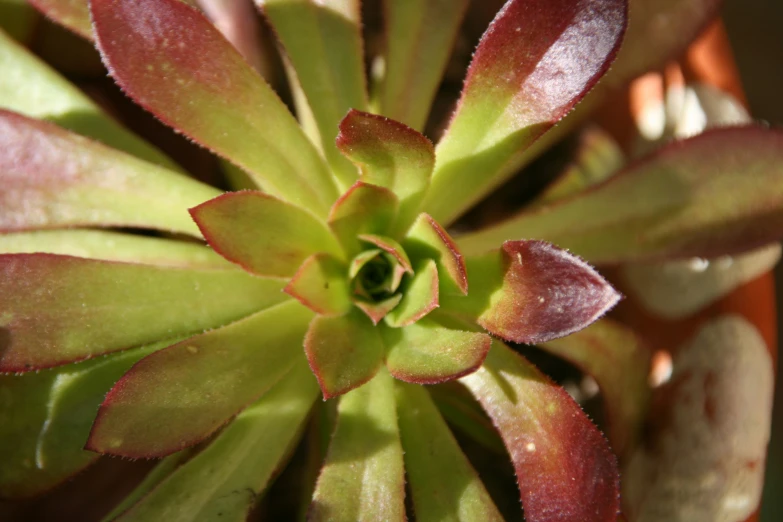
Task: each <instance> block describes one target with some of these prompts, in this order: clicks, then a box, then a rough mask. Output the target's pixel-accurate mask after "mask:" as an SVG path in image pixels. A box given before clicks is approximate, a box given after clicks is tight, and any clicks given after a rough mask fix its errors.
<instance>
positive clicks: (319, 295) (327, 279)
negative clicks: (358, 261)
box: [284, 254, 351, 315]
mask: <svg viewBox="0 0 783 522" xmlns="http://www.w3.org/2000/svg"><path fill="white" fill-rule="evenodd" d="M345 271H346V270H345V267H344V266H343V265H341V264H340V263H338V262H337V261H335V260H334V259H333V258H331V257H329V256H327V255H325V254H315V255H312V256H310V257H308V258H307V259H305V261H304V263H302V266H300V267H299V270H297V272H296V275H294V277H293V278H292V279H291V281H289V282H288V284H287V285H286V287H285V289H284V291H285V293H287V294H288V295H290V296H291V297H295V298H296V299H298V300H299V302H301V303H302V304H303V305H305V306H306V307H308V308H309V309H311V310H312V311H314V312H316V313H318V314H321V315H342V314H344V313H346V312H347V311H348V310H350V308H351V298H350V294H349V289H348V282H347V281H346V279H345Z"/></svg>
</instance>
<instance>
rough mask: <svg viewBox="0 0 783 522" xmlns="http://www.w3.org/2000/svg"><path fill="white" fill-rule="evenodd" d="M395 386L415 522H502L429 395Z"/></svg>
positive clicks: (418, 390)
mask: <svg viewBox="0 0 783 522" xmlns="http://www.w3.org/2000/svg"><path fill="white" fill-rule="evenodd" d="M396 384H397V386H396V387H395V391H396V396H397V414H398V416H399V420H398V422H399V424H400V439H401V441H402V449H403V451H404V454H405V472H406V474H407V477H408V482H409V485H410V488H411V493H412V495H413V508H414V511H415V513H416V520H419V521H421V522H442V521H447V520H454V521H459V520H477V521H478V520H481V521H486V522H502V521H503V517H502V516H501V515H500V513H499V512H498V510H497V508H496V507H495V504H494V503H493V502H492V499H491V498H490V496H489V493H487V490H486V489H485V488H484V485H483V484H482V483H481V479H479V476H478V474H477V473H476V471H475V470H474V469H473V466H471V465H470V462H468V459H467V458H466V457H465V455H464V454H463V453H462V450H461V449H460V447H459V444H457V441H456V440H455V439H454V436H453V435H452V434H451V431H449V428H448V426H447V425H446V422H445V421H444V420H443V418H442V417H441V416H440V413H439V412H438V409H437V408H436V407H435V404H434V403H433V402H432V399H430V397H429V394H428V393H427V392H426V391H425V390H424V389H423V388H422V387H420V386H411V385H409V384H402V383H396Z"/></svg>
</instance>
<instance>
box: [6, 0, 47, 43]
mask: <svg viewBox="0 0 783 522" xmlns="http://www.w3.org/2000/svg"><path fill="white" fill-rule="evenodd" d="M37 22H38V14H37V13H36V12H35V9H33V8H32V7H31V6H30V5H29V4H28V3H27V2H26V0H2V1H0V31H5V33H7V36H10V37H11V38H12V39H14V40H16V41H17V42H28V41H30V38H31V36H32V34H33V31H34V30H35V26H36V25H37ZM7 36H6V34H4V33H0V39H4V38H6V37H7Z"/></svg>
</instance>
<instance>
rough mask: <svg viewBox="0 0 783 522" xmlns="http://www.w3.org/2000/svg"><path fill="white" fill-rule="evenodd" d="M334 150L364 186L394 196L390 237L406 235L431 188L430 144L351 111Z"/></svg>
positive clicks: (403, 129)
mask: <svg viewBox="0 0 783 522" xmlns="http://www.w3.org/2000/svg"><path fill="white" fill-rule="evenodd" d="M337 148H338V149H340V152H342V153H343V154H344V155H345V156H346V157H347V158H348V159H350V160H351V161H352V162H354V163H355V164H356V165H357V166H358V167H359V170H360V172H361V180H362V181H363V182H365V183H370V184H373V185H378V186H381V187H385V188H387V189H389V190H391V191H392V192H394V194H395V195H396V196H397V198H398V199H399V201H400V210H399V214H398V216H397V219H396V222H395V224H394V227H393V228H392V231H391V233H390V235H396V234H397V233H401V232H403V231H405V230H406V229H407V228H408V227H409V226H410V224H411V222H413V219H414V216H416V214H417V213H418V211H419V207H420V206H421V200H422V199H423V198H424V195H425V194H426V192H427V188H428V187H429V184H430V176H431V175H432V169H433V167H434V166H435V149H434V147H433V146H432V142H430V140H428V139H427V138H425V137H424V136H423V135H422V134H420V133H418V132H416V131H415V130H413V129H411V128H410V127H407V126H405V125H403V124H402V123H399V122H397V121H394V120H390V119H388V118H384V117H383V116H378V115H376V114H369V113H366V112H361V111H357V110H353V109H352V110H351V111H349V112H348V114H347V115H346V116H345V118H343V120H342V121H341V122H340V134H338V136H337Z"/></svg>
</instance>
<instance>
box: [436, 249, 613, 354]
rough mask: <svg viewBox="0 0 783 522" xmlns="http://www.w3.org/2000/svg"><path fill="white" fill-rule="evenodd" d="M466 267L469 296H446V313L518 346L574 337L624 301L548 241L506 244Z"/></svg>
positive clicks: (443, 302)
mask: <svg viewBox="0 0 783 522" xmlns="http://www.w3.org/2000/svg"><path fill="white" fill-rule="evenodd" d="M467 267H468V276H469V279H470V287H471V292H470V294H468V296H467V297H449V296H442V298H441V307H442V309H443V310H445V311H446V312H449V313H453V314H457V315H460V316H462V317H464V318H467V319H470V320H475V321H476V322H477V323H478V324H479V325H480V326H482V327H484V328H486V329H487V330H488V331H489V332H490V333H492V334H494V335H497V336H499V337H502V338H503V339H508V340H511V341H514V342H516V343H524V344H536V343H541V342H545V341H549V340H551V339H555V338H557V337H563V336H565V335H569V334H571V333H573V332H575V331H577V330H581V329H582V328H584V327H586V326H587V325H589V324H591V323H592V322H594V321H596V320H597V319H598V318H600V317H601V316H602V315H603V314H605V313H606V312H607V311H608V310H609V309H611V308H612V307H613V306H614V305H615V304H617V302H618V301H619V300H620V294H619V293H618V292H617V291H616V290H615V289H614V288H612V286H611V285H610V284H609V283H607V282H606V280H605V279H604V278H603V277H601V275H600V274H598V272H596V271H595V270H594V269H593V268H592V267H591V266H590V265H588V264H587V263H585V262H584V261H582V260H581V259H579V258H578V257H576V256H573V255H571V254H569V253H568V252H566V251H565V250H561V249H559V248H556V247H554V246H552V245H550V244H548V243H544V242H543V241H506V242H505V243H503V248H502V250H499V251H493V252H489V253H487V254H484V255H483V256H476V257H473V258H468V260H467Z"/></svg>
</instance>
